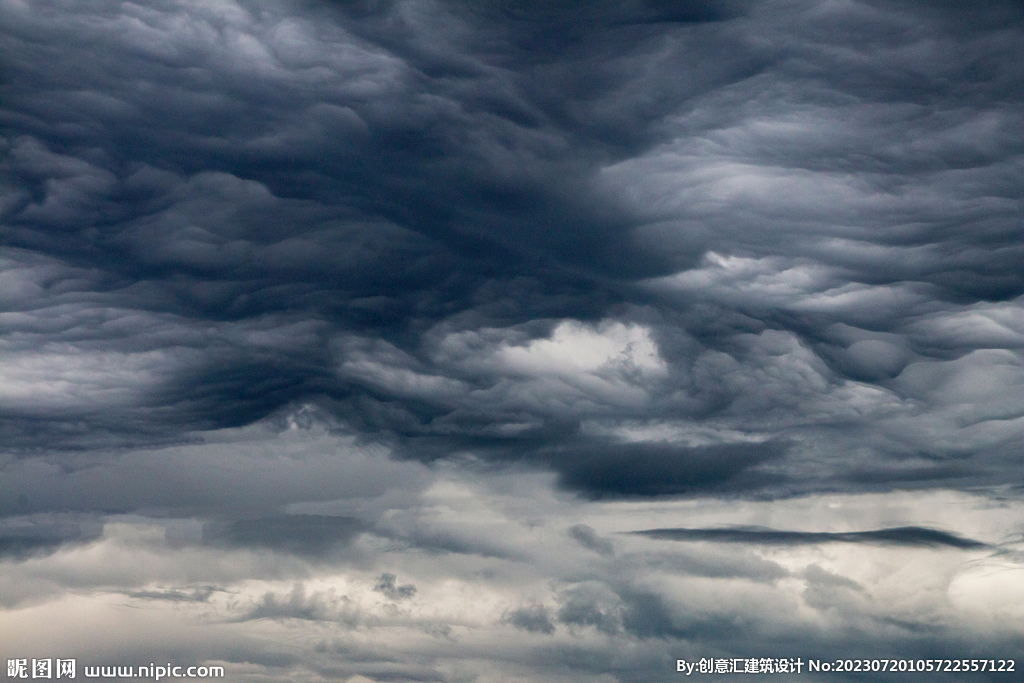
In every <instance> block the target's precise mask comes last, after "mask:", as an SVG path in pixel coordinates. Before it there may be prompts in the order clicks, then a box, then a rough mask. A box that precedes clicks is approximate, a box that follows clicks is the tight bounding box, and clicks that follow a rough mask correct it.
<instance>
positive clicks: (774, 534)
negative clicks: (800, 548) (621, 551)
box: [633, 527, 986, 548]
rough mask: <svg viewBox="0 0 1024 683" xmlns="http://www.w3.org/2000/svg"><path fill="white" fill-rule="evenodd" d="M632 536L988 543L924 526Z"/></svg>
mask: <svg viewBox="0 0 1024 683" xmlns="http://www.w3.org/2000/svg"><path fill="white" fill-rule="evenodd" d="M633 533H636V534H642V535H644V536H650V537H651V538H661V539H669V540H676V541H718V542H726V543H769V544H771V543H782V544H799V543H883V544H884V543H891V544H895V545H910V546H940V545H945V546H949V547H951V548H984V547H986V544H985V543H981V542H980V541H975V540H972V539H969V538H960V537H959V536H956V535H954V534H950V533H948V532H945V531H941V530H938V529H925V528H921V527H896V528H893V529H877V530H873V531H848V532H840V533H829V532H807V531H779V530H777V529H765V528H758V527H734V528H728V529H648V530H645V531H634V532H633Z"/></svg>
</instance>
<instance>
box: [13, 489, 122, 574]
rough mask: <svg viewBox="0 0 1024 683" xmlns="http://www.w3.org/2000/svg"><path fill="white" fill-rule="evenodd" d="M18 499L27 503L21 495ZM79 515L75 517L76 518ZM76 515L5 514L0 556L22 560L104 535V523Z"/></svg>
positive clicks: (87, 516) (87, 541)
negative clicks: (20, 515) (12, 515)
mask: <svg viewBox="0 0 1024 683" xmlns="http://www.w3.org/2000/svg"><path fill="white" fill-rule="evenodd" d="M19 498H20V500H19V502H21V503H23V504H24V503H26V498H25V497H24V495H22V496H20V497H19ZM76 517H78V519H76ZM80 517H81V516H79V515H73V516H68V515H30V516H26V517H7V518H6V519H5V520H4V521H3V523H2V524H0V557H4V558H14V559H19V558H20V559H24V558H27V557H33V556H36V555H39V554H45V553H52V552H56V551H58V550H60V549H61V548H62V547H65V546H67V545H77V544H83V543H89V542H90V541H95V540H96V539H98V538H100V537H101V536H102V534H103V523H102V522H101V521H99V520H97V519H89V517H90V515H86V519H84V520H83V519H81V518H80Z"/></svg>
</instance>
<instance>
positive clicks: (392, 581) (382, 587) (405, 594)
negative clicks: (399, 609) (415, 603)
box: [373, 572, 416, 600]
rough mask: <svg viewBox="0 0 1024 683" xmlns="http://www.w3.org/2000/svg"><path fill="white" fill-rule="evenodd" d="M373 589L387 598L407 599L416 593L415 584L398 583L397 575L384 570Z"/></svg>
mask: <svg viewBox="0 0 1024 683" xmlns="http://www.w3.org/2000/svg"><path fill="white" fill-rule="evenodd" d="M373 590H375V591H377V592H378V593H383V594H384V597H386V598H387V599H389V600H407V599H408V598H411V597H412V596H414V595H416V586H414V585H412V584H411V583H405V584H402V585H398V577H396V576H395V575H394V574H388V573H386V572H385V573H384V574H381V575H380V576H379V577H378V578H377V584H376V585H375V586H374V587H373Z"/></svg>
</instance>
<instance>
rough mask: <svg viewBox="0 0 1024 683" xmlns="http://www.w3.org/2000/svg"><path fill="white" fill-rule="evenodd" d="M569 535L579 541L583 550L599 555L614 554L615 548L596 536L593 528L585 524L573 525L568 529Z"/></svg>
mask: <svg viewBox="0 0 1024 683" xmlns="http://www.w3.org/2000/svg"><path fill="white" fill-rule="evenodd" d="M569 535H570V536H572V537H573V538H574V539H576V540H577V541H579V543H580V545H582V546H583V547H584V548H587V549H589V550H593V551H594V552H595V553H598V554H600V555H614V554H615V547H614V546H613V545H612V542H611V541H609V540H608V539H606V538H601V537H600V536H598V535H597V532H596V531H594V528H593V527H589V526H587V525H586V524H574V525H573V526H571V527H569Z"/></svg>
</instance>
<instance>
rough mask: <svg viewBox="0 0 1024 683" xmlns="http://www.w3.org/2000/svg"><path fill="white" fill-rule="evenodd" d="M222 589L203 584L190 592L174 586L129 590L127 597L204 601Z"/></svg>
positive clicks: (172, 600) (170, 600)
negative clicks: (162, 588) (150, 589)
mask: <svg viewBox="0 0 1024 683" xmlns="http://www.w3.org/2000/svg"><path fill="white" fill-rule="evenodd" d="M218 590H222V589H218V588H217V587H215V586H203V587H202V588H196V589H193V590H192V591H191V592H187V591H182V590H179V589H176V588H172V589H168V590H160V591H130V592H129V593H127V595H128V596H129V597H132V598H135V599H137V600H167V601H169V602H206V601H207V600H209V599H210V596H211V595H213V594H214V593H215V592H216V591H218Z"/></svg>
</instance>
